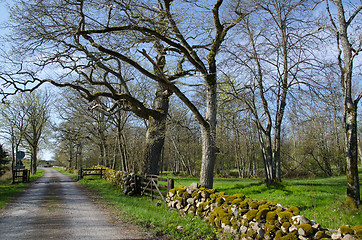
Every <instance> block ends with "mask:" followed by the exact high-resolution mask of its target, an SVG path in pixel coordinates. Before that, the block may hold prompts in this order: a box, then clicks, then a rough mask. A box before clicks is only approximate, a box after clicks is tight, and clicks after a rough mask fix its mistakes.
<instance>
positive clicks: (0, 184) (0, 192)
mask: <svg viewBox="0 0 362 240" xmlns="http://www.w3.org/2000/svg"><path fill="white" fill-rule="evenodd" d="M43 174H44V170H43V169H38V170H37V173H36V174H35V175H31V176H30V182H32V181H34V180H35V179H37V178H39V177H41V176H43ZM11 181H12V179H11V175H9V177H7V178H2V179H1V180H0V209H1V208H4V207H5V206H6V205H7V204H8V203H9V202H10V201H11V200H12V199H14V198H15V197H17V196H18V195H19V194H20V193H21V192H22V191H24V190H25V189H26V188H27V187H28V186H29V183H16V184H11Z"/></svg>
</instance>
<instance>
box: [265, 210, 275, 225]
mask: <svg viewBox="0 0 362 240" xmlns="http://www.w3.org/2000/svg"><path fill="white" fill-rule="evenodd" d="M277 219H278V214H277V213H276V212H268V213H267V214H266V221H267V223H269V224H272V225H274V224H275V221H276V220H277Z"/></svg>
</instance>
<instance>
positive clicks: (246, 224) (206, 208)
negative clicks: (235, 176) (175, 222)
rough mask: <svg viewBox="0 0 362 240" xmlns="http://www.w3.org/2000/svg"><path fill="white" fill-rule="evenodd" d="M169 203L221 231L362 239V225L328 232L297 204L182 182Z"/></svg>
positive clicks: (290, 238) (248, 237)
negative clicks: (285, 204) (287, 203)
mask: <svg viewBox="0 0 362 240" xmlns="http://www.w3.org/2000/svg"><path fill="white" fill-rule="evenodd" d="M166 203H167V205H168V206H169V207H170V208H176V209H178V210H179V211H181V212H183V213H186V214H194V215H198V216H200V217H202V218H204V219H205V221H206V222H208V223H209V224H211V225H213V226H214V227H216V228H217V229H218V231H219V232H224V233H228V232H229V233H232V234H234V235H235V237H238V238H239V239H245V240H254V239H266V240H272V239H275V240H298V239H300V240H309V239H310V240H312V239H335V240H337V239H343V240H347V239H350V240H362V226H357V227H354V228H351V227H349V226H342V227H341V228H340V229H339V230H338V232H337V233H334V234H332V235H329V234H328V232H327V231H326V229H323V228H322V227H321V226H320V225H319V224H318V223H316V222H314V221H312V220H309V219H307V218H306V217H304V216H302V215H300V211H299V209H298V208H297V207H290V208H284V207H283V206H281V205H280V204H278V203H276V202H267V201H262V200H257V199H253V198H249V197H247V196H245V195H243V194H234V195H227V194H225V193H224V192H217V190H216V189H205V188H200V187H198V186H197V184H192V185H191V186H190V187H185V186H179V187H177V188H174V189H171V190H170V191H169V193H168V195H167V198H166Z"/></svg>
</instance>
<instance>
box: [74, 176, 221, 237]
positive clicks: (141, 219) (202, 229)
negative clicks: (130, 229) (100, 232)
mask: <svg viewBox="0 0 362 240" xmlns="http://www.w3.org/2000/svg"><path fill="white" fill-rule="evenodd" d="M79 183H80V184H81V185H83V186H85V187H87V188H89V189H91V190H94V191H97V192H99V193H101V194H102V195H103V196H104V198H105V199H106V200H107V201H109V202H111V203H113V204H114V205H116V206H118V208H117V209H118V211H120V213H121V214H122V215H123V216H127V217H128V218H130V219H131V220H132V221H133V222H135V223H138V224H140V225H142V226H148V227H149V228H150V229H151V230H152V231H154V232H155V234H156V235H159V234H166V235H167V236H169V237H172V238H175V239H190V240H191V239H214V237H215V230H214V229H213V228H212V227H211V226H209V225H208V224H206V223H205V222H203V221H202V220H201V219H200V218H198V217H192V216H181V215H180V214H179V213H178V212H177V211H170V210H169V209H168V208H167V206H166V205H165V204H164V203H163V202H161V201H151V200H150V199H149V198H148V197H140V196H132V197H130V196H125V195H124V194H123V193H122V192H121V191H120V190H119V189H117V188H115V187H113V186H112V185H111V184H110V183H108V182H106V181H105V180H92V181H87V180H81V181H79Z"/></svg>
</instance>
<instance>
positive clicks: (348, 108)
mask: <svg viewBox="0 0 362 240" xmlns="http://www.w3.org/2000/svg"><path fill="white" fill-rule="evenodd" d="M331 2H332V3H333V4H334V6H335V7H336V9H337V16H336V17H334V16H333V10H331V9H330V5H329V1H328V0H326V3H327V11H328V13H329V17H330V22H331V24H332V27H330V28H329V29H331V30H332V32H333V33H334V34H335V36H336V39H337V41H336V43H337V47H338V64H339V68H340V74H341V85H342V93H343V103H344V131H345V132H344V135H345V151H346V172H347V199H346V205H347V206H348V207H351V208H358V207H359V205H360V204H361V195H360V186H359V178H358V141H357V106H358V103H359V101H360V99H361V98H362V92H360V93H359V94H358V95H357V96H355V94H354V93H353V90H354V82H353V70H354V67H353V65H354V62H355V61H356V58H357V55H358V54H359V53H360V52H361V49H362V39H361V38H360V39H354V37H353V36H352V35H351V31H358V30H357V29H353V24H354V23H355V22H357V23H356V24H360V23H361V22H360V21H361V17H360V16H361V12H362V5H360V4H359V5H358V4H357V5H352V6H350V10H351V14H350V15H349V16H348V15H347V12H346V10H345V7H346V6H345V3H344V2H343V1H342V0H331ZM354 34H356V32H354ZM357 35H358V34H357Z"/></svg>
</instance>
